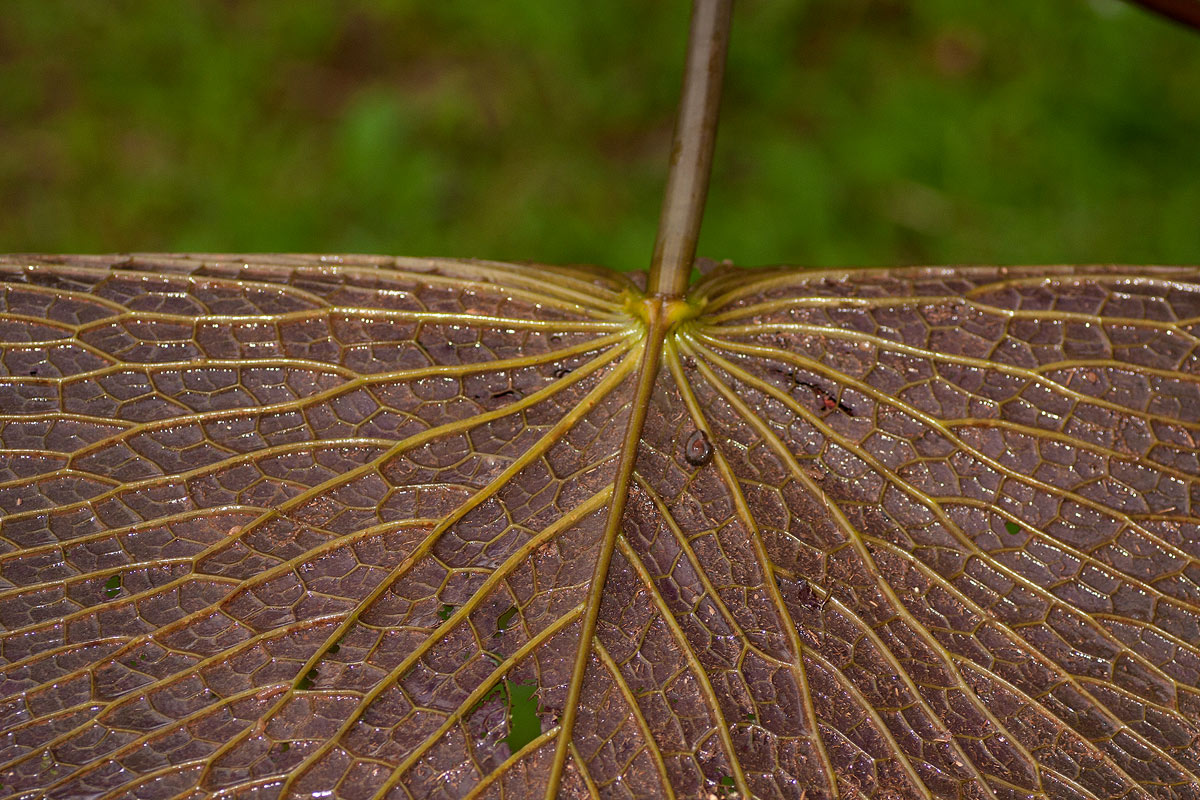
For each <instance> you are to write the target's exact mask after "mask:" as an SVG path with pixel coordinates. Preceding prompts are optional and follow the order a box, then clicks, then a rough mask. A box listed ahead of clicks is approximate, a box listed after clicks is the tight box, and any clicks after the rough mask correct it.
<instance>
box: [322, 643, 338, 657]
mask: <svg viewBox="0 0 1200 800" xmlns="http://www.w3.org/2000/svg"><path fill="white" fill-rule="evenodd" d="M341 649H342V646H341V645H340V644H338V643H337V642H334V643H333V644H331V645H329V649H328V650H326V651H325V652H326V653H329V654H330V655H333V654H334V653H336V652H337V651H338V650H341Z"/></svg>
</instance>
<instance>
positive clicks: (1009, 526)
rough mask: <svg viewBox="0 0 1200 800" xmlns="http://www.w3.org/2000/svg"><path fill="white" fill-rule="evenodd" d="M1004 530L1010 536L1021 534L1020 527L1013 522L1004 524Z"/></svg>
mask: <svg viewBox="0 0 1200 800" xmlns="http://www.w3.org/2000/svg"><path fill="white" fill-rule="evenodd" d="M1004 530H1006V531H1008V533H1009V535H1010V536H1016V535H1017V534H1018V533H1020V532H1021V526H1020V525H1018V524H1017V523H1015V522H1006V523H1004Z"/></svg>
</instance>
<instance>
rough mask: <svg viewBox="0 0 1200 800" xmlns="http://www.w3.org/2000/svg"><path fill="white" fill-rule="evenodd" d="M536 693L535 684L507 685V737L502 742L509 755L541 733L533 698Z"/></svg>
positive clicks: (536, 706)
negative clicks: (505, 745)
mask: <svg viewBox="0 0 1200 800" xmlns="http://www.w3.org/2000/svg"><path fill="white" fill-rule="evenodd" d="M505 683H508V682H507V681H505ZM536 691H537V684H536V683H517V684H513V683H508V736H505V737H504V742H505V744H507V745H508V750H509V752H511V753H515V752H517V751H518V750H520V749H521V748H522V747H524V746H525V745H527V744H529V743H530V742H532V741H533V740H534V739H536V738H537V737H538V735H539V734H541V732H542V721H541V720H540V719H538V715H537V710H538V704H537V700H535V699H534V697H533V695H534V693H535V692H536Z"/></svg>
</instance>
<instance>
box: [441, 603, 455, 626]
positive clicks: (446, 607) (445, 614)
mask: <svg viewBox="0 0 1200 800" xmlns="http://www.w3.org/2000/svg"><path fill="white" fill-rule="evenodd" d="M453 613H454V606H452V605H450V604H449V603H443V604H442V607H441V608H439V609H438V619H440V620H442V621H443V622H444V621H445V620H448V619H450V615H451V614H453Z"/></svg>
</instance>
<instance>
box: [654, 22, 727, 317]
mask: <svg viewBox="0 0 1200 800" xmlns="http://www.w3.org/2000/svg"><path fill="white" fill-rule="evenodd" d="M732 7H733V0H695V1H694V3H693V4H692V23H691V31H690V33H689V34H688V46H687V61H686V66H685V68H684V73H683V91H682V92H681V94H680V98H679V115H678V116H677V117H676V118H675V134H674V137H673V142H672V144H671V165H670V168H669V170H668V172H667V188H666V190H665V192H664V194H663V205H662V215H661V216H660V217H659V219H658V239H657V241H655V243H654V257H653V259H652V260H651V261H650V285H649V290H650V293H651V294H654V295H661V296H664V297H682V296H683V294H684V292H685V291H686V290H687V285H688V280H689V279H690V277H691V270H692V262H693V261H694V260H695V257H696V240H697V239H698V238H699V237H700V220H701V218H702V217H703V216H704V200H705V198H706V197H707V195H708V177H709V173H710V172H711V171H712V155H713V144H714V142H715V141H716V138H717V116H718V112H719V111H720V107H721V81H722V79H723V77H724V74H725V53H726V51H727V50H728V47H729V22H730V16H731V13H732Z"/></svg>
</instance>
